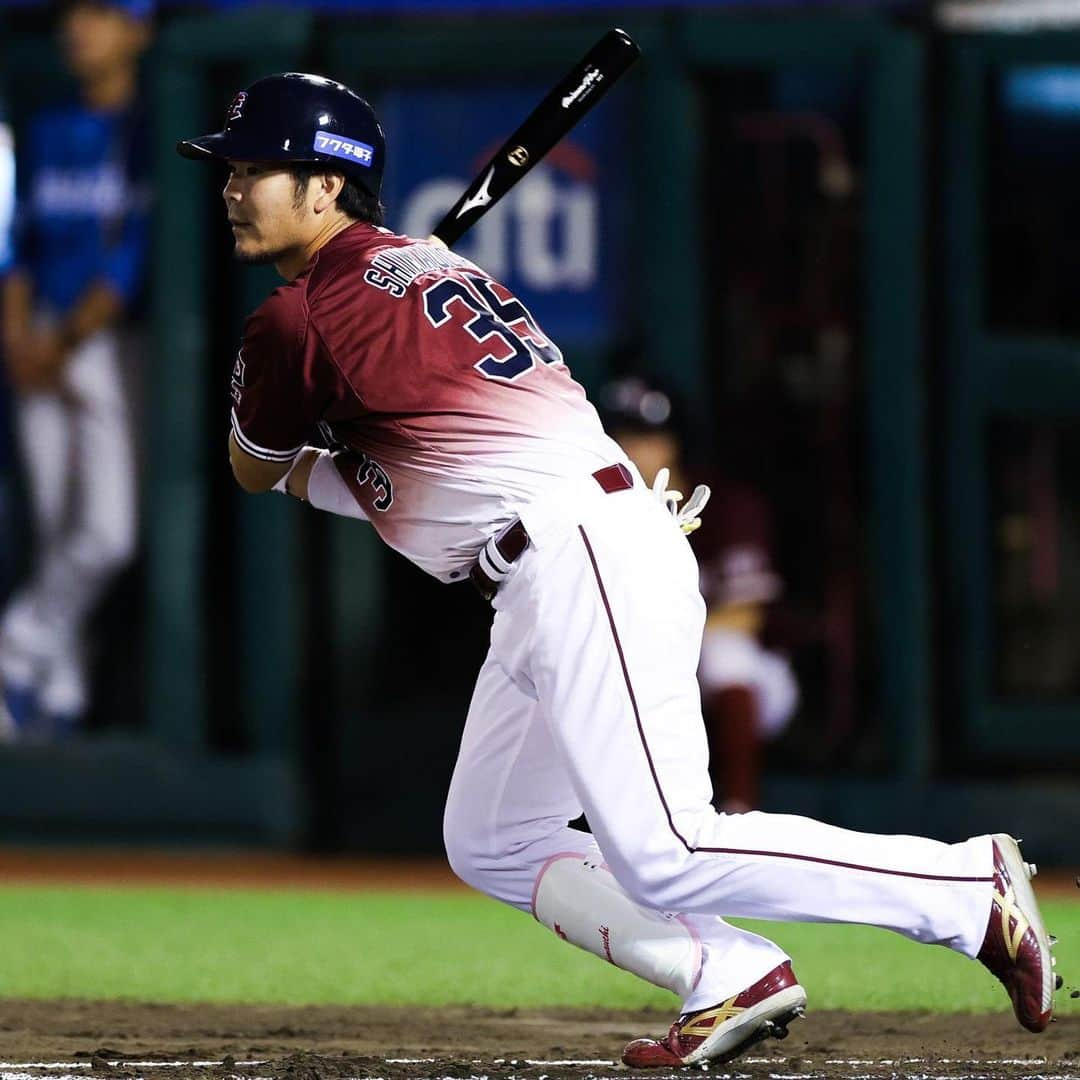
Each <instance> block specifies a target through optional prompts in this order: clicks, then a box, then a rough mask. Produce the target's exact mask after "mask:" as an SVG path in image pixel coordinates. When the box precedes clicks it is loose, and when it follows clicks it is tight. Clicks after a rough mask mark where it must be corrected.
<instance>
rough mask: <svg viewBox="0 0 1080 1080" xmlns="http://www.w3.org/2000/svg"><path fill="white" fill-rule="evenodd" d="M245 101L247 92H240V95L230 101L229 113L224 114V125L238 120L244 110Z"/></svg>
mask: <svg viewBox="0 0 1080 1080" xmlns="http://www.w3.org/2000/svg"><path fill="white" fill-rule="evenodd" d="M245 101H247V91H246V90H241V91H240V93H238V94H237V95H236V97H234V98H233V99H232V102H231V103H230V105H229V111H228V112H227V113H226V114H225V123H226V124H230V123H232V121H233V120H239V119H240V114H241V113H242V112H243V110H244V102H245Z"/></svg>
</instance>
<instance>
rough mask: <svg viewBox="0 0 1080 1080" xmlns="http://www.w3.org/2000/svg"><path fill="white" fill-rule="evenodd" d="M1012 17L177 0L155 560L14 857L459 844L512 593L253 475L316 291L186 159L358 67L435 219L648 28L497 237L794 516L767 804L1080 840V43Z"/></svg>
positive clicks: (955, 831) (24, 757)
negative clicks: (251, 118) (274, 351)
mask: <svg viewBox="0 0 1080 1080" xmlns="http://www.w3.org/2000/svg"><path fill="white" fill-rule="evenodd" d="M1037 6H1038V5H1036V7H1037ZM1001 8H1002V5H992V4H991V5H986V4H982V5H979V4H967V5H965V4H963V3H959V4H952V5H942V6H940V7H939V8H937V9H931V8H929V7H926V6H922V5H918V6H917V5H911V4H903V3H889V4H886V3H861V4H860V3H853V4H848V5H843V6H827V5H822V4H804V5H781V4H771V3H770V4H750V3H746V4H741V5H729V4H712V5H710V4H696V5H693V6H691V5H680V4H668V5H663V6H659V5H653V4H646V3H634V4H629V5H624V6H622V7H619V8H613V7H612V6H610V5H603V6H601V5H593V4H588V3H582V2H576V3H569V2H566V3H558V4H523V3H522V4H518V3H511V2H506V3H497V4H493V3H485V4H469V3H460V4H456V3H453V2H452V0H441V2H439V3H437V4H435V3H426V2H425V3H422V2H416V3H365V4H360V3H352V4H346V3H343V2H342V3H329V4H322V5H318V6H316V5H302V4H296V3H293V4H288V5H284V6H281V7H277V8H266V7H261V6H253V5H247V4H237V3H220V4H216V5H210V4H206V5H200V6H198V7H195V6H192V5H166V6H164V7H163V8H162V9H161V11H160V13H159V19H158V34H157V41H156V44H155V46H154V49H153V52H152V55H151V56H150V57H149V59H148V62H147V64H146V73H145V93H146V94H147V95H148V97H149V101H150V104H151V107H152V113H153V116H154V124H155V132H156V144H157V150H156V156H155V161H154V168H155V178H156V185H157V192H156V211H155V253H154V268H153V275H152V281H151V285H150V289H149V293H148V297H147V303H146V308H145V312H144V318H145V320H146V324H147V326H148V329H149V337H150V340H151V341H152V343H153V344H152V347H151V349H150V351H149V353H148V356H147V363H146V365H145V381H146V386H145V410H144V426H145V435H146V457H145V461H144V487H143V492H144V493H143V500H142V501H143V510H144V539H143V554H142V556H141V558H140V560H139V564H138V566H137V568H136V569H135V570H134V571H133V572H131V573H130V574H128V575H126V577H125V580H124V581H123V583H122V584H121V586H120V587H119V588H117V589H116V590H114V591H113V593H112V595H111V596H110V597H109V599H108V602H107V603H106V605H105V606H104V607H103V609H102V610H101V612H99V615H98V625H99V629H100V635H99V636H100V639H101V640H102V641H104V642H105V643H106V644H105V647H104V648H103V650H102V652H101V655H100V657H99V660H98V664H97V668H96V687H97V695H96V705H95V711H94V716H93V718H92V724H91V729H90V731H89V732H88V733H87V734H86V736H85V737H80V738H77V739H73V740H71V741H70V742H67V743H65V744H62V745H50V746H4V747H0V792H3V797H2V800H0V839H2V840H6V841H13V842H27V841H33V842H40V841H49V842H56V843H83V842H88V843H117V842H121V843H126V844H133V843H137V844H150V843H168V844H195V845H199V846H202V847H205V846H207V845H228V846H236V845H248V846H260V847H272V848H281V849H287V850H288V849H299V850H319V851H335V852H336V851H354V852H369V853H434V852H437V851H438V850H439V844H440V836H439V831H440V815H441V807H442V800H443V796H444V794H445V790H446V786H447V783H448V779H449V775H450V768H451V764H452V758H453V754H454V751H455V749H456V745H457V740H458V736H459V732H460V726H461V722H462V718H463V716H464V712H465V707H466V704H467V700H468V695H469V692H470V689H471V685H472V680H473V677H474V674H475V670H476V668H477V666H478V663H479V660H480V658H481V656H482V653H483V649H484V642H485V636H486V629H487V613H486V611H485V609H484V606H483V605H482V603H480V602H479V601H478V599H477V597H476V596H475V595H474V594H473V593H472V592H471V591H470V590H468V589H467V588H466V587H458V588H449V589H448V588H444V587H441V586H438V585H436V584H435V583H433V582H429V581H426V580H424V579H423V577H422V575H420V574H419V573H418V572H416V571H414V570H412V569H411V568H410V567H408V566H407V565H406V564H405V563H404V562H402V561H401V560H400V559H398V558H397V557H396V556H394V555H393V554H392V553H390V552H388V551H385V550H382V549H380V548H379V546H378V544H377V542H376V541H375V539H374V537H373V536H371V535H369V534H368V533H367V532H366V531H365V530H364V529H363V528H358V527H356V526H354V525H350V524H348V523H343V522H339V521H332V520H328V519H327V520H324V519H321V518H320V517H318V516H317V515H315V514H312V513H311V512H309V511H308V510H307V508H305V507H302V506H295V505H289V504H288V502H287V500H284V499H275V498H265V499H251V498H246V497H244V496H243V495H242V494H241V493H239V492H238V491H237V490H235V489H234V487H233V485H232V482H231V478H230V476H229V474H228V468H227V462H226V457H225V453H224V434H225V423H226V417H225V409H224V404H223V403H224V402H225V400H226V392H225V387H226V381H227V379H228V372H229V370H230V366H231V362H232V357H233V354H234V349H235V342H236V340H237V338H238V332H239V328H240V326H241V322H242V319H243V317H244V315H245V313H247V312H248V311H250V310H251V309H252V308H253V307H254V306H255V305H256V304H257V303H258V301H259V299H260V298H261V297H262V296H263V295H265V293H266V291H267V290H268V289H269V288H270V287H272V284H273V280H274V279H273V274H272V271H255V270H248V269H243V270H241V269H238V268H235V267H233V266H232V265H231V264H230V262H229V259H228V244H227V237H226V233H225V230H224V228H222V226H221V221H220V218H221V215H220V205H219V203H218V200H217V191H218V188H219V178H218V177H214V176H211V175H210V172H209V170H194V169H192V168H190V167H187V166H185V164H184V163H183V162H182V161H181V160H180V159H179V158H177V157H176V155H175V154H174V152H173V146H174V143H175V141H176V139H177V138H178V137H180V136H181V135H188V134H190V133H191V132H196V131H204V130H211V129H215V128H216V127H217V126H218V125H219V121H220V117H221V115H222V110H223V108H224V106H225V105H226V104H227V102H228V101H229V99H230V98H231V96H232V93H233V92H234V91H235V89H236V88H237V87H239V86H241V85H244V84H246V83H247V82H250V81H252V80H253V79H254V78H256V77H258V76H259V75H261V74H265V73H267V72H270V71H275V70H288V69H298V70H310V71H317V72H322V73H325V74H329V75H332V76H334V77H337V78H340V79H342V80H344V81H346V82H348V83H350V84H352V85H355V86H357V87H359V88H360V89H361V90H362V91H363V92H365V93H367V94H368V95H369V96H370V97H371V98H372V100H373V101H374V102H375V104H376V106H377V108H378V109H379V110H380V112H381V114H382V116H383V118H384V121H385V124H386V126H387V129H388V135H389V140H390V159H389V160H390V171H389V173H388V177H387V189H386V196H385V201H386V202H387V204H388V208H389V224H390V225H391V226H393V227H398V228H409V229H413V230H415V231H422V227H423V225H424V223H425V222H430V221H431V220H434V218H433V217H432V216H431V209H430V207H431V206H432V205H435V203H437V201H438V197H439V194H440V190H442V189H443V188H445V190H451V191H455V190H457V189H459V188H460V186H461V185H462V183H463V182H464V181H465V180H466V179H467V178H468V177H469V176H470V175H471V174H472V172H473V170H474V169H475V168H476V165H477V163H478V161H479V160H480V159H482V157H483V155H484V153H485V152H486V151H489V150H490V149H492V148H493V146H494V145H496V144H498V142H499V141H500V140H501V138H502V137H504V136H505V134H506V133H507V132H508V131H509V130H510V129H511V128H512V127H513V126H514V125H515V124H516V122H517V120H518V119H519V118H520V116H522V115H523V114H524V112H525V111H527V108H528V106H529V104H530V103H531V102H532V101H533V100H534V99H537V98H538V97H539V96H540V92H541V91H542V89H543V88H544V86H545V85H547V84H548V83H549V82H550V80H551V79H552V78H553V77H554V76H555V75H557V74H558V73H560V72H561V71H562V70H563V69H564V68H565V67H566V66H567V65H568V63H569V62H570V61H571V60H573V59H574V58H575V57H576V56H577V55H578V54H580V52H581V51H582V50H583V48H584V45H585V44H586V43H588V42H589V41H591V40H592V39H593V38H594V37H595V36H597V34H598V33H599V32H600V31H601V30H602V29H604V28H606V27H607V26H610V25H612V24H614V23H619V24H621V25H624V26H625V28H626V29H628V30H629V31H630V32H631V33H632V34H633V36H634V37H635V38H636V39H637V40H638V41H639V42H640V43H641V45H642V47H643V50H644V59H643V60H642V62H641V63H640V64H639V65H638V66H637V68H636V69H635V70H634V71H633V72H632V73H631V75H630V76H629V77H628V78H627V80H626V83H625V85H623V86H620V88H619V92H618V93H617V94H613V95H612V96H611V97H610V98H609V99H607V100H606V101H605V103H604V105H603V106H602V107H601V108H600V109H599V110H597V112H596V113H595V114H594V116H592V117H590V118H589V120H587V121H586V123H585V124H583V125H582V127H581V129H580V130H579V131H576V132H575V133H574V134H573V135H572V136H571V137H570V138H569V139H568V140H567V142H566V143H565V144H564V145H563V147H562V149H561V150H560V151H559V152H558V153H556V154H555V155H553V156H552V159H551V162H550V163H549V167H548V168H547V169H546V170H544V171H543V172H541V173H540V175H539V179H538V184H540V187H534V188H533V189H532V194H531V196H530V197H528V198H526V197H524V196H522V197H518V198H511V199H510V200H508V205H507V206H506V207H505V208H503V209H501V210H500V211H499V212H498V216H496V215H495V214H493V215H492V216H491V220H490V221H489V222H487V223H485V225H484V227H483V228H482V229H479V230H477V233H476V234H475V235H474V236H472V237H470V238H468V239H467V240H466V241H464V242H463V244H462V249H463V250H466V251H468V252H470V253H474V254H475V257H476V258H477V259H478V260H479V261H481V262H483V263H484V264H485V265H486V266H488V267H489V268H491V269H492V270H501V271H502V272H503V274H504V275H505V276H506V277H507V278H508V279H509V280H510V282H511V284H513V285H514V286H515V287H516V288H517V289H518V290H519V291H521V292H522V293H524V294H525V295H527V296H528V298H529V299H530V301H531V302H532V304H533V306H534V309H535V310H536V311H537V314H538V316H539V318H540V320H541V322H542V323H543V324H544V325H545V326H546V327H547V329H548V330H549V332H550V333H551V334H552V335H553V336H554V337H555V338H556V340H558V341H559V342H560V343H561V344H562V345H563V346H564V348H565V351H566V353H567V357H568V360H569V362H570V364H571V367H572V369H573V370H574V371H575V372H576V373H577V374H578V376H579V377H580V378H581V380H582V381H583V382H584V383H585V384H586V386H587V387H589V388H590V389H592V390H595V389H597V388H598V387H599V386H601V385H602V384H603V382H604V381H605V379H606V378H608V377H609V376H610V375H612V374H615V373H618V372H619V371H620V370H622V369H623V368H624V366H625V363H626V357H628V356H633V357H635V358H637V362H638V363H640V364H641V365H642V366H643V367H644V368H645V370H646V371H650V372H654V373H656V374H657V375H658V376H660V377H662V378H664V379H666V380H667V381H669V382H670V383H672V384H673V385H675V386H676V387H677V388H678V390H679V391H680V392H681V394H682V395H683V397H684V399H685V401H686V402H687V403H689V405H690V409H689V411H690V419H691V429H690V432H689V433H690V435H691V436H692V439H693V442H694V446H695V450H696V454H697V457H698V459H699V460H702V461H707V460H716V459H725V460H728V461H731V460H735V461H738V462H739V463H740V465H741V466H742V467H743V468H744V470H745V471H746V472H747V473H748V474H749V475H751V476H753V478H754V480H755V481H756V482H757V483H759V484H760V485H761V487H762V488H763V489H764V490H765V491H767V493H768V494H769V496H770V497H771V498H772V500H773V503H774V505H775V506H776V508H777V513H778V518H779V520H778V530H777V531H778V537H779V539H778V562H779V565H780V569H781V572H782V573H783V574H784V576H785V578H786V580H787V583H788V592H787V595H786V598H785V601H784V606H783V611H782V614H783V616H784V617H785V618H786V620H787V625H788V631H789V636H790V639H791V640H792V641H794V642H795V644H796V649H795V659H796V665H797V668H798V672H799V676H800V680H801V682H802V684H803V687H804V701H803V705H802V708H801V709H800V712H799V714H798V716H797V717H796V721H795V723H794V724H793V725H792V728H791V729H790V731H789V732H788V733H787V734H786V735H785V736H784V738H783V740H781V742H780V743H779V744H777V745H776V746H774V747H773V748H772V750H771V752H770V758H769V763H768V764H769V768H768V774H767V778H766V782H765V787H764V797H763V803H764V806H765V807H766V808H767V809H772V810H783V811H791V812H796V813H808V814H811V815H813V816H816V817H820V818H824V819H826V820H829V821H833V822H836V823H838V824H844V825H849V826H854V827H859V828H862V829H868V830H876V831H905V832H917V833H925V834H928V835H933V836H936V837H940V838H942V839H955V838H960V837H963V836H966V835H969V834H971V833H976V832H981V831H985V830H986V828H988V827H992V828H1004V829H1009V830H1011V831H1012V832H1014V833H1018V834H1020V835H1023V836H1025V837H1026V839H1027V841H1028V843H1029V845H1032V848H1033V849H1035V850H1037V851H1038V853H1039V857H1040V861H1045V862H1051V863H1057V864H1059V865H1066V864H1076V863H1080V785H1078V784H1077V783H1076V775H1077V766H1078V765H1080V722H1078V719H1080V635H1077V634H1076V633H1075V630H1076V623H1077V614H1076V612H1077V611H1080V604H1078V603H1077V601H1078V600H1080V596H1078V593H1080V550H1078V539H1080V533H1078V529H1080V506H1078V502H1080V498H1078V489H1077V486H1076V481H1075V476H1076V469H1075V465H1076V459H1077V456H1078V454H1080V376H1078V373H1077V360H1078V358H1080V349H1078V345H1077V340H1076V339H1077V335H1078V333H1080V324H1078V322H1077V311H1078V310H1080V308H1078V307H1077V305H1076V304H1075V302H1074V301H1075V296H1074V293H1075V281H1076V273H1075V270H1076V261H1077V254H1076V253H1077V250H1078V249H1080V245H1078V244H1077V239H1078V237H1077V223H1076V222H1077V219H1076V215H1075V214H1074V213H1069V212H1068V207H1069V205H1070V199H1071V198H1072V191H1073V189H1074V188H1075V177H1076V176H1077V168H1078V165H1080V29H1077V28H1069V27H1068V26H1064V27H1063V26H1043V25H1041V24H1039V22H1038V20H1037V19H1036V20H1035V21H1034V23H1033V24H1032V25H1030V26H1028V27H1027V28H1025V29H1023V30H1019V31H1018V30H1017V29H1016V28H1015V26H1013V25H1012V22H1011V16H1010V15H1009V11H1010V5H1008V4H1006V5H1004V10H1005V16H1006V17H1005V23H1006V24H1008V28H1007V29H1004V30H1002V29H994V28H992V24H993V22H994V19H993V18H992V17H991V18H990V19H989V21H986V18H985V12H987V11H989V12H990V14H991V16H992V15H993V12H994V11H995V10H999V9H1001ZM1029 10H1032V9H1031V8H1029ZM980 11H981V12H983V13H984V17H983V21H982V22H980V21H979V18H977V17H976V16H978V15H979V12H980ZM481 14H482V16H483V17H482V18H480V17H479V16H480V15H481ZM0 20H2V21H0V79H2V90H3V92H4V94H5V95H6V96H7V98H8V100H9V102H10V105H11V108H12V111H13V114H14V118H15V120H16V123H18V121H19V119H20V118H21V117H24V116H25V115H26V114H27V113H28V112H29V111H30V110H31V109H33V108H35V107H37V106H39V105H41V104H43V103H46V102H47V101H49V100H53V99H54V98H55V97H56V96H58V95H59V94H60V93H62V92H63V90H64V81H63V76H62V74H61V72H60V70H59V68H58V64H57V60H56V57H55V54H54V52H53V48H52V44H51V40H50V34H49V12H48V11H47V10H46V9H45V8H43V7H42V6H41V5H37V4H32V3H27V4H13V5H9V6H7V7H6V8H4V9H2V10H0ZM447 201H448V200H447ZM425 215H427V216H425ZM15 551H16V553H17V555H18V553H19V552H21V553H22V557H25V555H26V553H27V548H26V538H25V537H23V542H22V546H21V547H20V546H19V545H15Z"/></svg>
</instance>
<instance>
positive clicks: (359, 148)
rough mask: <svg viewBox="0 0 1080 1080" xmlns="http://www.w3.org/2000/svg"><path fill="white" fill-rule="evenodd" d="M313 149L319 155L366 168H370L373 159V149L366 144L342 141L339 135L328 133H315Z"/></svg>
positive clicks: (354, 140) (355, 141)
mask: <svg viewBox="0 0 1080 1080" xmlns="http://www.w3.org/2000/svg"><path fill="white" fill-rule="evenodd" d="M315 149H316V150H318V151H319V153H320V154H329V155H330V156H331V157H339V158H344V159H345V160H346V161H353V162H356V164H358V165H364V166H365V167H367V168H371V163H372V160H373V158H374V157H375V147H373V146H368V144H367V143H366V142H358V141H357V140H356V139H343V138H342V137H341V136H340V135H333V134H331V133H330V132H329V131H316V132H315Z"/></svg>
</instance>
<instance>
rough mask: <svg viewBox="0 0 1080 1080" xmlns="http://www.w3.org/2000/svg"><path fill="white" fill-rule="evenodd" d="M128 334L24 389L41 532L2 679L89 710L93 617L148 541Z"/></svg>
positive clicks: (27, 461) (5, 632) (29, 480)
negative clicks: (140, 523) (45, 384)
mask: <svg viewBox="0 0 1080 1080" xmlns="http://www.w3.org/2000/svg"><path fill="white" fill-rule="evenodd" d="M123 341H124V338H123V336H122V335H120V334H118V333H116V332H113V331H101V332H99V333H97V334H95V335H94V336H93V337H91V338H89V339H87V340H86V341H85V342H84V343H83V344H82V345H81V346H79V347H78V348H77V349H76V350H75V351H74V352H73V354H72V356H71V358H70V359H69V361H68V363H67V366H66V367H65V369H64V372H63V375H62V377H61V380H60V384H59V386H57V387H55V388H50V389H49V390H46V391H42V392H32V393H26V394H22V395H20V396H19V397H18V398H17V400H16V402H15V410H14V411H15V423H16V435H17V440H18V447H19V451H20V457H21V462H22V466H23V470H24V474H25V477H26V485H27V493H28V496H29V501H30V509H31V514H32V519H33V521H32V524H33V531H34V545H35V546H34V551H35V559H34V565H33V569H32V574H31V577H30V578H29V580H28V581H26V582H25V583H24V584H23V585H22V586H21V587H20V588H18V589H17V590H16V591H15V593H14V595H13V596H12V598H11V601H10V602H9V604H8V606H7V609H6V610H5V611H4V613H3V617H2V620H0V677H2V678H3V679H4V680H5V681H7V682H9V683H10V684H11V685H13V686H19V687H22V688H32V689H34V690H36V691H37V692H38V695H39V701H40V705H41V708H42V710H43V711H44V712H45V713H47V714H52V715H56V716H64V717H74V718H77V717H79V716H81V715H82V714H83V713H84V712H85V711H86V708H87V705H88V697H89V687H88V674H87V658H86V642H85V640H84V624H85V622H86V618H87V616H88V615H89V614H90V612H91V610H92V609H93V607H94V606H95V604H96V603H97V602H98V600H99V599H100V598H101V596H102V593H103V591H104V589H105V587H106V586H107V585H108V583H109V582H110V580H111V579H112V578H113V577H114V575H115V574H116V573H117V572H118V571H119V570H121V569H122V568H123V567H124V566H125V565H127V564H128V563H129V562H130V561H131V558H132V556H133V555H134V552H135V544H136V503H137V494H136V489H137V483H136V471H137V470H136V460H135V450H134V433H133V424H132V407H131V402H130V400H129V398H130V394H129V389H128V379H127V373H126V370H125V356H126V352H127V347H126V345H125V344H123Z"/></svg>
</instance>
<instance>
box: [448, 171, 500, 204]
mask: <svg viewBox="0 0 1080 1080" xmlns="http://www.w3.org/2000/svg"><path fill="white" fill-rule="evenodd" d="M494 175H495V166H494V165H492V166H491V168H490V169H488V173H487V176H485V177H484V182H483V183H482V184H481V185H480V190H479V191H478V192H477V193H476V194H475V195H472V196H470V197H469V198H467V199H466V200H465V201H464V202H463V203H462V204H461V209H460V210H459V211H458V212H457V216H458V217H461V216H462V215H463V214H467V213H468V212H469V211H470V210H475V209H476V208H477V207H478V206H487V204H488V203H489V202H491V192H490V191H488V188H489V187H490V186H491V178H492V177H493V176H494Z"/></svg>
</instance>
